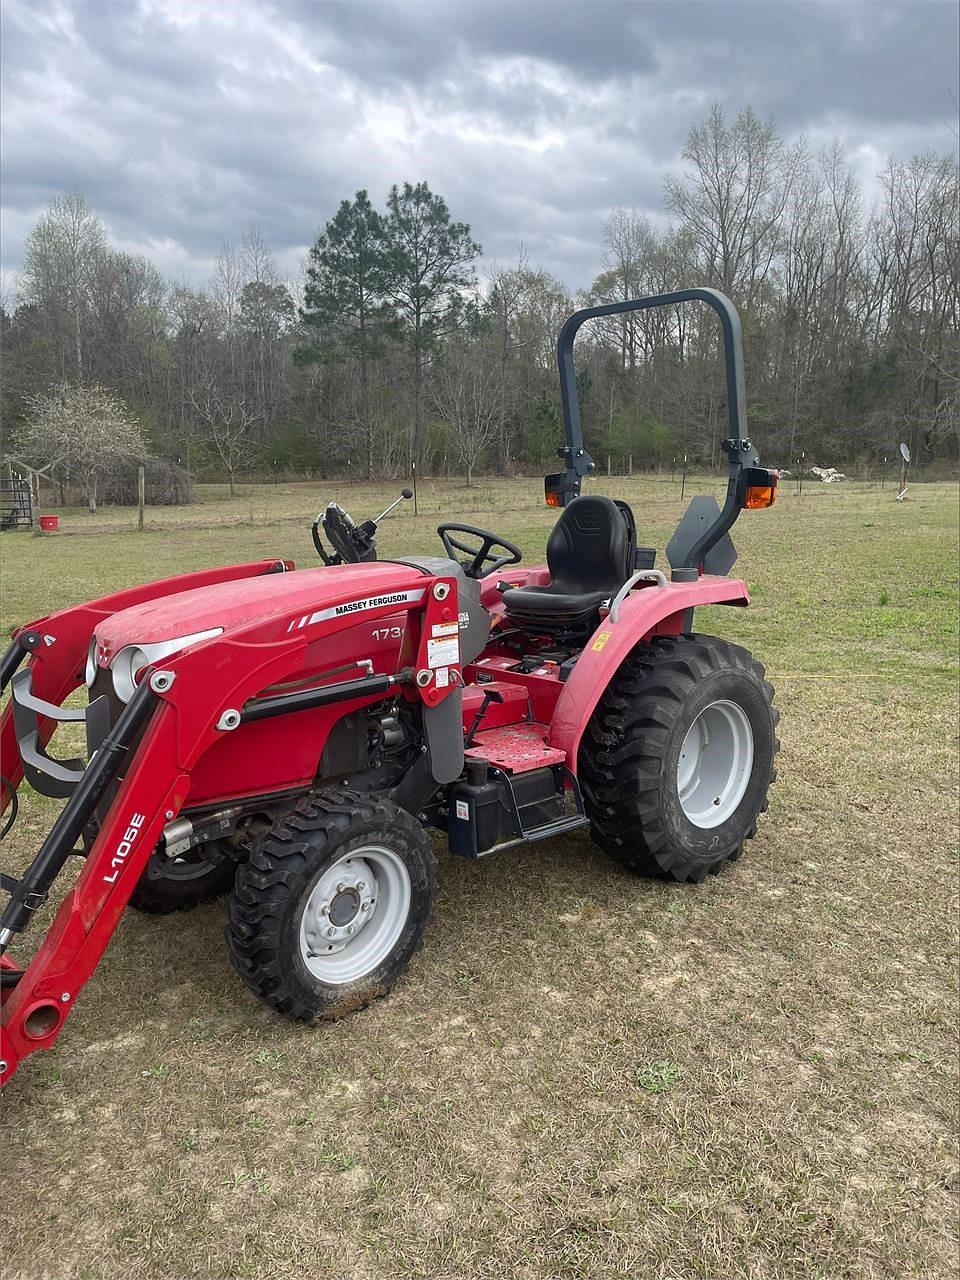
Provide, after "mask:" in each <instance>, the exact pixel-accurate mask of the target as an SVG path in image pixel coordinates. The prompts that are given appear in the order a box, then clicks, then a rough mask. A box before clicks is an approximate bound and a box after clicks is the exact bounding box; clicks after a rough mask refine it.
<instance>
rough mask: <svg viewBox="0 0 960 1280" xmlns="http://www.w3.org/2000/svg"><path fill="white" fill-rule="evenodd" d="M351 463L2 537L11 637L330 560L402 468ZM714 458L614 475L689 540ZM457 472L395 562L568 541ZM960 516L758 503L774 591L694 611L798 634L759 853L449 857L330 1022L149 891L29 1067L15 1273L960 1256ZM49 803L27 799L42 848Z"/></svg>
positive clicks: (530, 1277)
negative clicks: (701, 867) (431, 899)
mask: <svg viewBox="0 0 960 1280" xmlns="http://www.w3.org/2000/svg"><path fill="white" fill-rule="evenodd" d="M711 483H712V485H713V486H714V489H715V491H716V490H717V489H719V487H720V483H721V482H719V481H716V480H715V481H712V482H711ZM591 487H592V488H593V489H594V490H600V491H604V489H605V483H604V482H599V481H598V482H597V483H596V485H594V486H591ZM330 488H331V492H330V494H329V495H325V494H324V493H323V492H322V491H321V488H320V487H319V486H292V485H286V486H284V485H281V486H276V487H273V486H271V487H263V488H260V489H256V490H250V491H249V492H246V493H244V494H242V495H241V496H239V497H237V498H235V499H233V500H229V499H226V498H224V497H223V495H222V494H221V493H220V492H219V491H215V490H212V489H209V490H203V491H201V493H202V497H203V498H204V502H203V503H202V505H199V506H194V507H191V508H186V509H184V508H181V509H170V510H166V511H162V512H159V513H154V512H150V513H149V521H148V528H147V530H146V531H144V532H143V533H138V532H137V531H136V530H134V529H129V528H127V529H125V528H124V527H123V526H124V525H127V526H129V524H130V518H131V517H130V512H129V511H123V512H118V511H106V512H104V513H102V514H101V515H99V516H97V517H90V516H88V515H86V514H84V513H81V512H67V513H64V527H65V532H64V533H63V534H62V535H60V536H57V537H52V536H51V537H44V538H41V539H35V538H32V537H30V536H28V535H4V537H3V538H2V542H0V553H2V558H3V565H2V570H3V576H2V588H3V595H2V626H3V630H4V633H6V632H8V631H9V630H10V628H11V627H13V626H15V625H17V624H19V623H20V622H22V621H25V620H27V619H28V618H31V617H34V616H37V615H39V614H42V613H43V612H45V611H47V610H50V609H53V608H56V607H58V606H61V605H65V604H67V603H70V602H74V601H78V600H82V599H86V598H89V597H91V596H95V595H99V594H102V593H104V592H106V591H109V590H112V589H115V588H117V587H119V586H122V585H125V584H127V583H130V582H133V581H136V580H143V579H147V578H150V577H157V576H165V575H166V574H168V573H172V572H175V571H178V570H188V569H194V568H198V567H201V566H204V565H212V564H217V563H221V562H224V561H229V560H240V559H247V558H253V557H259V556H264V555H274V554H276V555H285V556H293V557H295V558H297V559H298V561H299V562H300V563H301V564H310V563H311V562H312V561H313V553H312V549H311V548H310V545H309V535H308V531H307V527H306V526H307V523H308V518H309V516H310V515H312V513H313V511H315V510H316V509H317V506H318V505H319V504H320V503H321V501H322V500H323V499H324V497H325V496H337V497H338V498H339V499H340V501H341V502H342V503H343V505H345V506H347V507H348V509H350V510H352V511H353V512H354V514H356V515H360V514H367V513H369V512H370V511H371V510H373V509H374V508H376V507H377V503H378V502H379V501H380V500H381V499H384V500H385V499H386V497H387V495H388V489H387V488H384V487H380V488H374V487H370V488H367V489H361V488H359V487H347V486H341V487H339V488H338V489H337V490H336V493H334V492H333V488H334V487H333V486H330ZM678 488H679V486H678V485H670V484H668V483H666V482H653V481H642V480H636V481H625V482H622V483H616V482H615V483H614V485H613V487H612V489H611V492H614V493H615V494H616V495H617V496H624V497H627V498H628V499H629V500H630V501H631V502H632V503H633V504H634V509H635V511H636V513H637V517H638V523H639V526H640V531H641V540H642V541H647V540H649V541H650V542H651V543H656V544H657V545H658V546H659V547H660V548H662V547H663V546H664V544H665V542H666V540H667V538H668V537H669V534H670V532H671V531H672V529H673V527H674V525H675V523H676V521H677V519H678V518H679V515H680V511H681V505H680V502H679V493H678ZM688 497H689V489H688ZM420 498H421V502H420V507H421V514H420V515H419V517H416V518H415V517H414V516H413V515H412V513H411V512H410V511H409V509H408V508H407V509H405V510H404V512H403V513H402V514H401V515H399V516H397V517H396V518H394V519H393V520H392V521H391V522H389V523H388V524H385V525H384V529H383V535H382V537H381V540H380V545H381V554H382V555H384V556H389V555H391V554H398V553H400V552H401V551H427V550H436V549H437V541H436V537H435V534H434V532H433V530H434V527H435V525H436V520H437V513H439V512H442V513H443V514H445V515H447V516H450V517H454V518H457V517H462V518H464V519H467V520H473V521H475V522H476V523H479V524H481V525H485V526H487V527H491V528H494V529H497V530H499V531H501V532H502V533H504V534H505V535H506V536H507V537H508V538H510V539H513V540H516V541H519V542H520V543H521V544H522V545H523V546H524V547H525V548H527V549H528V552H527V557H526V558H527V559H528V560H530V561H534V562H535V561H537V560H540V559H542V549H543V545H544V540H545V536H546V532H547V530H548V528H549V526H550V523H551V521H552V518H553V517H552V515H551V513H550V512H548V511H547V510H546V509H545V508H543V507H542V506H540V505H538V486H537V484H536V483H535V482H533V481H531V482H519V481H518V482H502V483H495V482H488V483H484V484H483V485H482V486H481V487H479V488H477V489H476V490H473V491H465V490H463V489H459V488H456V487H455V486H453V485H441V484H426V485H424V486H423V488H422V491H421V495H420ZM383 505H385V502H384V503H383ZM957 516H958V494H957V488H956V486H954V485H946V484H943V485H924V486H914V487H912V488H911V490H910V494H909V500H908V501H907V502H905V503H903V504H898V503H896V502H895V501H894V495H893V492H892V491H891V490H890V489H889V488H888V489H887V490H886V492H884V493H882V494H881V493H880V492H879V491H878V490H877V489H876V488H865V487H857V486H849V487H848V486H840V485H838V486H829V487H820V488H817V489H814V490H811V491H810V492H808V493H805V494H804V495H803V497H802V498H799V497H797V496H796V495H795V493H794V492H793V491H792V490H788V491H787V492H785V493H784V494H783V496H782V498H781V500H780V501H779V502H778V504H777V506H776V507H775V508H774V509H773V510H772V511H770V512H765V513H747V514H745V515H744V517H743V518H742V519H741V521H740V523H739V524H738V525H737V527H736V529H735V531H734V534H735V540H736V542H737V545H738V547H739V549H740V552H741V559H740V562H739V564H738V566H737V570H736V572H738V573H740V574H741V575H742V576H743V577H745V578H746V580H747V581H748V582H749V583H750V586H751V589H752V592H753V596H754V603H753V606H752V607H751V608H750V609H749V610H743V611H740V610H721V609H716V610H709V611H703V616H699V614H698V619H697V625H698V628H699V629H700V630H704V631H715V632H717V633H719V634H722V635H724V636H726V637H728V638H730V639H733V640H735V641H738V642H740V643H742V644H745V645H747V647H748V648H750V649H752V650H753V651H754V652H755V654H756V655H757V656H758V657H759V658H760V659H761V660H762V661H764V662H765V663H766V664H767V667H768V672H769V674H770V677H771V679H772V680H773V681H774V683H775V684H776V686H777V702H778V705H779V706H780V708H781V711H782V713H783V721H782V725H781V733H782V740H783V748H782V752H781V755H780V759H779V767H780V779H779V781H778V783H777V785H776V787H775V788H774V793H773V798H772V803H771V806H770V811H769V813H768V814H767V816H766V818H765V820H764V821H763V823H762V825H761V828H760V832H759V835H758V837H757V839H756V840H755V841H753V842H752V845H751V846H750V848H749V850H748V854H747V856H746V857H745V858H744V859H743V860H741V861H740V862H739V863H737V864H736V865H735V866H734V867H732V868H730V869H728V870H727V871H726V872H725V873H724V874H723V875H722V876H719V877H717V878H712V877H711V878H710V879H709V881H708V882H706V883H704V884H702V885H700V886H683V887H670V886H666V885H662V884H659V883H652V882H648V881H643V880H637V879H635V878H632V877H631V876H629V875H627V874H625V873H624V872H622V871H621V870H619V869H618V868H617V867H616V866H615V865H613V864H612V863H611V862H609V861H608V860H607V859H606V858H605V857H604V856H603V855H602V854H601V853H600V852H599V851H598V850H597V849H596V848H595V847H594V846H593V845H592V844H591V843H590V841H589V839H588V837H586V836H584V835H582V834H581V833H577V835H576V836H574V837H570V838H567V839H565V840H558V841H555V842H553V843H551V844H539V845H534V846H532V847H529V848H527V849H522V850H520V851H512V852H508V853H504V854H503V855H501V856H499V857H498V858H493V859H490V860H487V861H481V862H479V863H467V862H463V861H459V860H456V859H453V858H451V857H449V856H447V855H445V854H443V853H441V863H440V886H441V889H440V898H439V901H438V904H437V910H436V914H435V923H434V925H433V927H432V929H431V931H430V933H429V934H428V937H427V945H426V947H425V948H424V950H423V951H422V952H421V953H420V955H419V956H418V957H417V958H416V960H415V962H414V963H413V965H412V966H411V968H410V970H409V972H408V974H407V976H406V977H405V978H404V980H403V981H402V982H401V983H400V984H399V986H398V987H397V989H396V990H395V992H394V994H393V995H392V996H390V997H389V998H388V999H386V1000H382V1001H379V1002H378V1003H377V1004H375V1005H374V1006H372V1007H371V1008H370V1009H369V1010H368V1011H366V1012H364V1013H362V1014H360V1015H358V1016H356V1017H353V1018H348V1019H346V1020H345V1021H342V1022H340V1023H337V1024H334V1025H332V1026H329V1027H324V1028H321V1029H310V1028H304V1027H298V1026H291V1025H290V1024H288V1023H286V1022H283V1021H282V1020H281V1019H279V1018H278V1017H276V1016H274V1015H273V1014H272V1013H271V1012H270V1011H268V1010H267V1009H266V1008H265V1007H263V1006H261V1005H260V1004H258V1003H257V1002H256V1000H255V999H254V997H253V996H252V995H251V994H249V993H248V992H247V990H246V989H245V988H244V987H243V986H242V985H241V983H240V981H239V979H237V978H236V977H235V976H234V975H233V973H232V971H231V970H230V968H229V966H228V963H227V958H226V952H225V945H224V942H223V926H224V917H225V912H224V907H223V905H222V904H219V903H218V904H215V905H213V906H210V907H203V908H200V909H198V910H196V911H194V912H192V913H189V914H187V915H179V916H168V917H145V916H140V915H137V914H136V913H134V912H130V913H128V915H127V916H126V917H125V918H124V920H123V921H122V923H121V927H120V929H119V930H118V932H117V935H116V937H115V939H114V941H113V942H112V944H111V946H110V947H109V949H108V951H107V953H106V955H105V957H104V960H103V962H102V964H101V966H100V968H99V970H98V971H97V973H96V974H95V975H94V978H93V979H92V980H91V982H90V983H89V984H88V985H87V987H86V988H85V990H84V992H83V995H82V997H81V999H80V1000H79V1002H78V1005H77V1008H76V1010H75V1011H74V1013H73V1014H72V1015H71V1017H70V1019H69V1022H68V1023H67V1026H66V1028H65V1030H64V1032H63V1034H62V1036H61V1037H60V1040H59V1043H58V1045H57V1047H56V1048H55V1050H54V1051H52V1052H51V1053H49V1054H38V1055H35V1056H34V1057H32V1058H31V1059H29V1060H28V1061H27V1062H26V1063H25V1064H24V1065H23V1066H22V1067H21V1069H20V1071H19V1072H18V1073H17V1075H16V1076H15V1077H14V1079H13V1081H12V1082H11V1084H10V1086H8V1088H7V1090H6V1091H5V1093H4V1100H3V1111H2V1119H0V1126H2V1135H0V1138H2V1153H3V1154H2V1172H3V1177H4V1194H3V1200H2V1207H0V1214H2V1232H3V1254H2V1274H3V1276H4V1280H14V1277H23V1278H27V1277H31V1278H33V1277H36V1278H38V1280H39V1278H40V1277H48V1278H49V1280H75V1278H76V1280H81V1278H87V1280H121V1278H122V1280H141V1278H149V1280H185V1278H186V1277H198V1278H199V1277H203V1278H207V1277H209V1278H211V1280H212V1278H213V1277H255V1278H256V1280H261V1278H262V1280H267V1278H269V1280H286V1278H287V1277H290V1278H293V1277H297V1278H298V1280H395V1278H397V1280H399V1278H400V1277H411V1278H412V1277H418V1278H422V1280H427V1278H429V1280H473V1278H474V1277H476V1278H477V1280H500V1278H501V1277H517V1278H518V1280H540V1278H541V1277H549V1278H551V1280H561V1278H562V1280H568V1278H574V1277H577V1278H580V1277H582V1278H584V1280H586V1278H594V1277H596V1278H601V1277H603V1278H606V1277H615V1276H622V1277H633V1278H636V1280H647V1278H651V1280H653V1278H656V1280H688V1278H689V1280H694V1278H697V1280H726V1278H727V1277H744V1278H747V1277H749V1278H750V1280H767V1278H771V1280H773V1278H777V1280H779V1278H780V1277H797V1278H798V1280H799V1278H801V1277H802V1278H803V1280H817V1278H819V1280H843V1278H846V1277H850V1278H853V1277H857V1278H860V1277H863V1278H864V1280H867V1278H869V1280H875V1278H876V1280H879V1278H881V1277H883V1278H889V1280H900V1278H901V1277H907V1276H913V1277H944V1278H946V1277H954V1276H955V1275H956V1274H957V1267H958V1262H960V1258H958V1250H957V1239H956V1222H957V1194H958V1188H960V1182H958V1150H957V1136H956V1135H957V1099H958V1075H957V998H958V997H957V987H956V976H957V909H958V908H957V897H956V893H957V868H958V859H957V749H956V738H957V698H956V679H957ZM304 517H307V519H305V518H304ZM108 535H109V536H108ZM49 821H50V810H49V809H48V808H46V807H45V806H44V804H43V803H41V802H40V801H39V799H38V798H37V797H34V796H27V797H26V800H25V804H24V812H23V815H22V819H21V822H20V823H19V826H18V830H17V834H16V835H15V836H12V837H11V838H10V840H9V841H8V842H7V845H5V851H6V850H7V849H9V848H10V847H11V846H12V853H11V854H10V855H9V856H8V857H7V858H6V862H7V863H8V864H11V865H12V867H13V868H14V869H16V867H18V866H20V865H22V863H23V862H24V861H25V860H26V859H27V858H28V857H29V856H30V855H32V853H33V851H34V849H35V846H36V843H37V841H38V839H39V837H40V835H41V834H42V832H43V831H44V830H45V829H46V827H47V826H48V825H49Z"/></svg>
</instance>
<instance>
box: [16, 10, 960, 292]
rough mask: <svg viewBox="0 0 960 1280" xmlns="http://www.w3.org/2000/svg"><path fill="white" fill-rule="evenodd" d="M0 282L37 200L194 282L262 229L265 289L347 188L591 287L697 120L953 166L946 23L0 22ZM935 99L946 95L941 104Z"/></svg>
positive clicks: (701, 19)
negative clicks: (87, 209) (436, 210)
mask: <svg viewBox="0 0 960 1280" xmlns="http://www.w3.org/2000/svg"><path fill="white" fill-rule="evenodd" d="M0 14H2V22H3V32H2V34H3V55H2V56H3V86H2V87H3V118H2V142H3V146H2V153H0V159H2V217H3V223H2V230H3V235H2V244H0V249H2V266H3V268H4V270H5V272H7V273H10V272H13V271H15V270H16V268H17V267H18V265H19V262H20V260H21V255H22V248H23V240H24V237H25V235H26V234H27V232H28V231H29V228H30V226H31V225H32V224H33V222H34V221H35V220H36V217H37V216H38V215H39V213H40V212H41V211H42V208H43V206H44V205H45V204H46V202H47V200H49V198H50V197H51V196H52V195H55V194H57V193H58V192H62V191H67V190H80V191H83V192H84V193H85V194H86V196H87V198H88V199H89V200H90V202H91V204H92V205H93V206H94V207H95V208H96V209H97V211H98V212H99V213H100V214H101V216H102V217H103V218H104V220H105V221H106V223H107V225H108V228H109V230H110V233H111V235H112V237H113V238H114V240H115V241H117V242H118V243H121V244H122V245H123V246H124V247H126V248H129V249H132V250H136V251H142V252H145V253H147V254H148V255H149V256H151V257H152V258H153V259H154V261H155V262H156V263H157V265H158V266H160V267H161V269H163V270H164V271H166V272H168V273H169V274H172V275H176V276H179V275H183V276H185V277H186V278H187V279H191V280H202V279H203V278H205V276H206V275H207V274H208V273H209V269H210V265H211V261H212V259H213V257H214V255H215V254H216V252H217V250H218V249H219V247H220V245H221V244H222V243H223V241H224V240H232V241H237V240H238V239H239V238H240V235H241V234H242V233H243V231H244V230H245V229H246V228H248V227H250V226H252V225H257V226H259V227H260V228H261V229H262V231H263V233H264V235H265V237H266V239H267V240H268V242H269V243H270V244H271V246H272V247H273V249H274V251H275V252H276V253H277V255H278V257H279V259H280V261H281V264H282V266H283V267H284V269H285V270H286V271H288V272H289V273H290V274H295V273H296V271H297V266H298V262H299V259H300V257H301V256H302V254H303V252H304V250H305V248H306V246H307V244H308V243H309V242H310V241H311V240H312V238H313V236H314V235H315V233H316V230H317V228H318V226H319V225H321V224H322V223H323V222H324V221H325V220H326V219H327V218H328V217H329V216H330V215H331V214H332V213H333V212H334V210H335V208H336V206H337V204H338V203H339V201H340V200H341V199H343V198H344V197H346V196H350V195H352V193H353V192H354V191H355V190H356V189H357V188H358V187H361V186H364V187H367V188H368V189H369V190H370V192H371V194H372V196H373V197H374V199H376V200H381V199H382V198H383V196H384V195H385V194H386V191H387V189H388V188H389V186H390V184H391V183H393V182H400V181H403V180H404V179H410V180H411V181H415V180H417V179H420V178H425V179H426V180H427V181H429V182H430V184H431V186H433V188H434V189H435V190H437V191H439V192H441V193H442V194H443V195H444V196H445V197H446V199H447V201H448V203H449V205H450V207H451V210H452V212H453V214H454V216H455V217H458V218H461V219H463V220H466V221H469V222H470V223H471V224H472V227H473V231H474V234H475V236H476V237H477V238H478V239H479V240H480V241H481V242H482V243H483V245H484V249H485V252H486V254H487V256H488V258H494V257H496V258H498V259H499V260H500V261H501V262H506V261H510V260H511V259H513V258H515V256H516V253H517V251H518V247H519V245H520V243H521V242H523V243H524V244H525V245H526V246H527V249H528V252H529V255H530V257H531V259H532V260H533V261H536V262H542V263H543V265H545V266H546V267H547V268H548V269H549V270H551V271H553V272H555V273H556V274H557V275H559V276H560V277H561V278H562V279H563V280H564V281H565V282H566V283H567V284H568V285H569V286H570V287H572V288H576V287H580V286H583V285H585V284H587V283H588V282H589V280H590V278H591V277H592V275H593V274H594V273H595V271H596V269H597V266H598V258H599V249H598V242H599V233H600V224H601V222H602V220H603V217H604V216H605V214H606V213H607V212H608V211H609V210H610V209H611V208H613V207H615V206H617V205H631V206H635V207H638V208H642V209H645V210H647V211H648V212H649V213H650V214H651V215H652V216H659V215H660V212H661V201H660V192H661V187H662V180H663V176H664V174H665V173H666V172H667V171H669V170H671V169H676V167H677V165H678V164H679V156H680V151H681V149H682V146H683V139H684V137H685V135H686V133H687V131H688V129H689V128H690V126H691V124H693V123H694V122H695V121H697V120H698V119H700V118H702V116H703V115H704V114H705V112H706V110H707V109H708V107H709V105H710V103H711V102H712V101H714V100H719V101H721V102H723V103H724V104H725V105H726V107H727V108H728V110H729V112H730V113H735V112H736V111H737V110H738V109H739V108H741V107H743V106H745V105H747V104H750V105H752V106H753V107H754V109H755V110H756V111H757V112H759V113H760V114H761V115H767V114H770V115H773V116H774V118H775V119H776V120H777V122H778V124H779V125H780V127H781V129H782V130H783V132H784V134H785V135H786V136H787V137H794V136H796V135H798V134H799V133H801V132H804V133H806V134H808V135H809V136H810V137H811V139H812V140H813V141H815V142H825V141H827V140H829V139H830V138H831V137H832V136H834V135H839V136H840V137H841V138H842V139H843V140H844V141H845V142H846V144H847V146H848V149H849V152H850V154H851V156H852V158H853V159H854V161H855V163H857V164H858V166H859V168H860V169H861V171H862V174H863V176H864V178H865V179H866V180H867V181H868V182H869V181H870V180H871V179H872V178H873V177H874V175H875V172H876V170H877V169H878V168H879V167H880V166H881V165H882V164H883V162H884V159H885V157H886V155H887V153H889V152H894V153H895V154H897V155H899V156H906V155H909V154H910V153H912V152H913V151H917V150H922V149H925V148H928V147H930V148H933V149H935V150H939V151H944V150H947V149H951V148H953V147H955V133H954V132H953V130H954V129H955V125H954V123H953V121H954V118H955V114H956V112H955V106H954V102H955V101H956V92H957V91H956V82H957V70H956V60H957V13H956V7H955V5H954V4H953V3H951V2H950V0H944V2H943V3H941V2H940V0H913V2H912V3H911V2H906V3H885V2H881V0H876V2H874V3H853V2H847V3H814V2H813V0H807V2H803V3H792V2H788V0H781V2H780V3H765V4H764V3H759V2H757V3H739V2H736V0H730V2H726V0H710V2H707V0H676V2H675V3H629V2H628V0H566V2H565V3H564V2H562V0H485V2H484V3H480V2H479V0H477V2H476V3H467V2H466V0H458V2H455V0H379V2H375V0H323V2H318V0H273V2H272V3H269V2H267V0H179V2H178V3H170V2H169V0H139V3H132V2H126V0H125V2H124V3H122V4H119V3H109V2H104V0H75V2H74V3H67V2H66V0H4V3H3V5H2V6H0ZM951 94H952V95H954V97H953V101H951Z"/></svg>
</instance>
